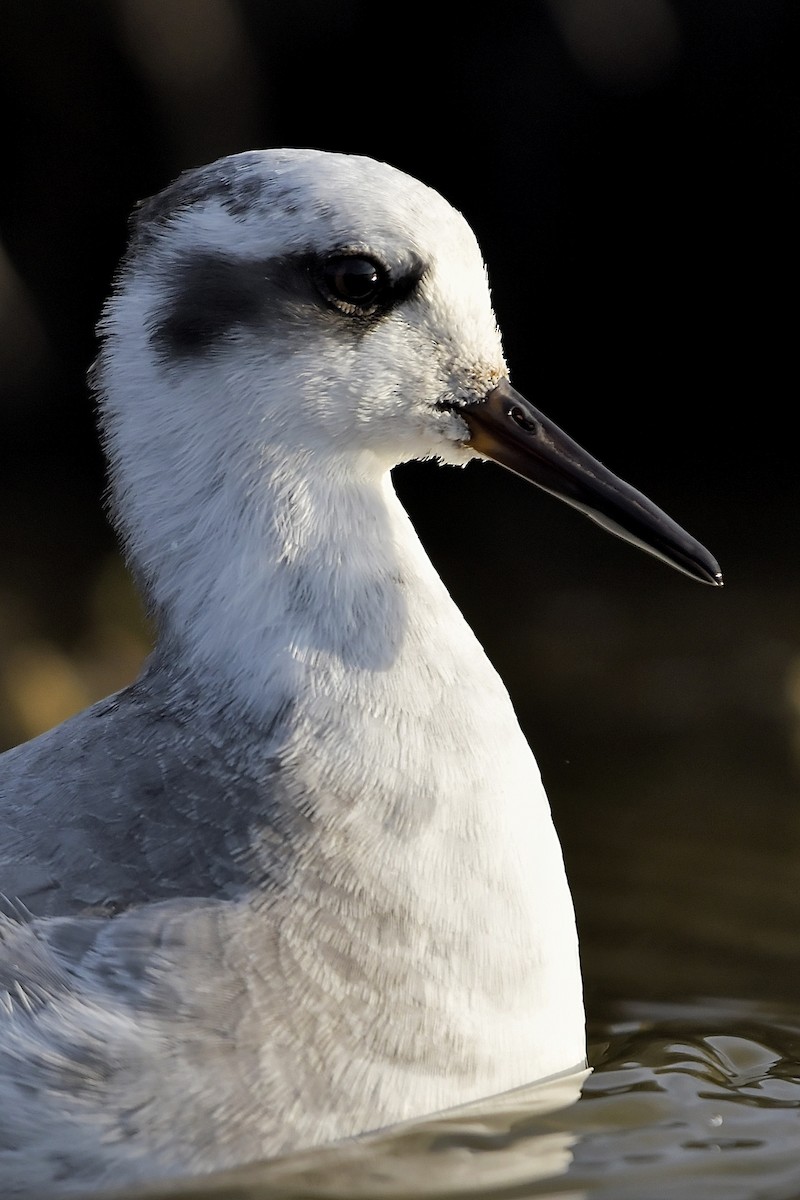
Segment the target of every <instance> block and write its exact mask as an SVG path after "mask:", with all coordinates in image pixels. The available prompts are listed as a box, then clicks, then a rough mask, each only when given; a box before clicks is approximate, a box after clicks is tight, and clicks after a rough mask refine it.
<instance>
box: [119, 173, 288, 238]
mask: <svg viewBox="0 0 800 1200" xmlns="http://www.w3.org/2000/svg"><path fill="white" fill-rule="evenodd" d="M283 161H284V160H282V159H281V158H280V157H273V158H272V160H271V164H270V165H271V166H272V167H273V168H280V166H281V165H282V163H283ZM285 161H289V160H288V159H287V160H285ZM296 191H297V189H296V186H295V185H293V184H292V183H290V182H289V181H288V180H287V179H284V178H282V177H281V176H280V175H276V174H274V173H273V171H270V170H268V169H267V167H266V164H265V162H264V159H263V156H262V155H261V154H260V153H258V151H251V152H249V153H245V154H233V155H229V156H228V157H227V158H221V159H219V160H218V161H217V162H214V163H210V164H209V165H208V166H204V167H194V168H193V169H191V170H189V171H184V172H183V173H182V174H181V175H179V176H178V178H177V179H176V180H174V181H173V182H172V183H171V184H169V185H168V186H167V187H165V188H164V189H163V190H162V191H160V192H158V193H157V194H156V195H155V196H151V197H150V198H149V199H147V200H142V201H140V203H139V204H138V205H137V206H136V208H135V209H134V211H133V214H132V216H131V222H130V226H131V230H130V232H131V238H130V246H129V251H128V257H132V256H135V255H137V254H138V253H139V252H140V251H143V250H146V249H148V248H149V247H150V246H151V245H152V244H153V242H154V241H155V240H156V239H157V237H158V235H159V233H160V232H161V231H162V230H163V228H164V226H165V225H167V224H168V223H169V222H170V220H172V218H173V217H175V216H177V214H179V213H180V212H182V211H184V210H185V209H187V208H191V206H192V205H194V204H198V203H205V202H207V201H211V200H214V201H217V202H218V203H219V204H221V205H222V207H223V208H224V209H225V211H226V212H227V213H228V214H229V215H230V216H231V217H233V218H234V219H235V220H236V219H241V218H243V217H246V216H250V215H252V213H253V212H254V211H256V210H258V209H262V210H265V209H267V208H268V207H272V206H274V205H275V204H278V203H279V204H281V206H282V207H283V208H285V209H286V210H287V211H291V209H292V207H293V206H294V201H293V197H294V195H295V194H296Z"/></svg>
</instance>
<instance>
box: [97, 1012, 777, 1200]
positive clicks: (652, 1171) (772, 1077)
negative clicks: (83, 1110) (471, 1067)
mask: <svg viewBox="0 0 800 1200" xmlns="http://www.w3.org/2000/svg"><path fill="white" fill-rule="evenodd" d="M591 1058H592V1062H593V1066H594V1070H593V1071H592V1072H591V1073H589V1074H588V1076H585V1075H577V1076H574V1077H571V1078H569V1079H566V1080H561V1081H555V1082H552V1083H549V1084H546V1085H539V1086H538V1087H536V1086H533V1087H531V1088H522V1089H518V1090H517V1091H514V1092H510V1093H507V1094H506V1095H504V1096H501V1097H499V1098H497V1099H495V1100H494V1101H487V1102H486V1103H485V1104H483V1105H481V1104H476V1105H471V1106H470V1107H469V1108H465V1109H460V1110H458V1111H456V1112H454V1113H451V1114H449V1115H444V1116H441V1117H439V1118H436V1119H428V1120H423V1121H416V1122H411V1123H408V1124H406V1125H403V1126H401V1127H399V1128H398V1129H396V1130H395V1131H392V1132H387V1133H384V1134H381V1135H374V1136H371V1137H367V1138H363V1139H360V1140H355V1141H352V1142H347V1143H342V1144H339V1145H336V1146H331V1147H328V1148H322V1149H318V1150H315V1151H311V1152H309V1153H308V1154H295V1155H291V1156H289V1157H286V1158H283V1159H276V1160H273V1161H272V1162H268V1163H264V1164H259V1165H256V1166H253V1167H248V1168H246V1169H243V1170H240V1171H232V1172H227V1173H225V1174H222V1175H219V1176H216V1177H209V1178H208V1179H206V1180H204V1181H202V1182H198V1181H195V1182H193V1183H185V1184H171V1185H169V1186H167V1187H164V1188H159V1187H151V1188H146V1189H139V1190H136V1191H126V1192H115V1193H103V1194H102V1195H103V1198H104V1200H105V1198H106V1197H109V1198H110V1197H111V1196H113V1197H114V1200H145V1198H146V1200H167V1198H168V1197H176V1198H177V1197H182V1198H183V1200H190V1198H191V1197H197V1198H198V1200H200V1198H201V1197H203V1198H205V1200H312V1198H313V1197H318V1198H320V1200H323V1198H326V1200H370V1198H374V1200H390V1198H392V1200H444V1198H447V1200H459V1198H461V1200H512V1198H521V1197H529V1196H538V1197H542V1196H551V1197H556V1196H559V1197H562V1198H563V1197H572V1198H573V1200H578V1198H586V1200H697V1197H699V1196H702V1197H703V1200H706V1198H711V1200H715V1198H717V1197H719V1200H757V1198H758V1200H761V1198H764V1197H769V1198H770V1200H796V1197H797V1196H798V1195H800V1154H799V1153H798V1110H799V1109H800V1017H798V1016H797V1014H795V1013H794V1012H791V1011H788V1010H787V1011H783V1010H780V1009H766V1008H761V1007H759V1006H758V1005H755V1004H748V1003H746V1002H736V1001H732V1000H727V1001H725V1000H721V1001H714V1000H705V1001H696V1002H694V1003H692V1004H683V1005H679V1004H673V1005H669V1004H661V1005H648V1006H643V1005H641V1004H630V1005H625V1006H622V1005H620V1006H617V1010H616V1013H615V1015H614V1017H613V1018H611V1019H609V1020H608V1021H606V1022H604V1023H602V1024H596V1026H595V1028H594V1029H593V1037H592V1046H591Z"/></svg>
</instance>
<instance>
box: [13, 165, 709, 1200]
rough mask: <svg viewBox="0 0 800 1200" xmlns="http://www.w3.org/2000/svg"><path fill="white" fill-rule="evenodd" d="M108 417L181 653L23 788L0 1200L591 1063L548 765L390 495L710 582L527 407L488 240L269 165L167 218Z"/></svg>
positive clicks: (193, 186)
mask: <svg viewBox="0 0 800 1200" xmlns="http://www.w3.org/2000/svg"><path fill="white" fill-rule="evenodd" d="M90 382H91V388H92V390H93V394H94V396H95V397H96V401H97V412H98V423H99V429H100V437H101V441H102V446H103V449H104V452H105V455H106V457H107V461H108V472H109V496H110V499H109V510H110V516H111V520H112V522H113V524H114V527H115V529H116V531H117V533H118V536H119V539H120V544H121V546H122V548H123V550H124V554H125V557H126V560H127V563H128V564H129V567H130V570H131V572H132V574H133V576H134V578H135V581H136V583H137V586H138V587H139V589H140V591H141V593H142V596H143V597H144V600H145V602H146V604H147V607H148V611H149V612H150V614H151V615H152V618H153V622H154V628H155V637H154V647H153V650H152V653H151V654H150V655H149V657H148V658H147V659H146V661H145V663H144V665H143V667H142V670H141V673H140V674H139V676H138V678H136V679H135V680H134V682H133V683H132V684H131V685H130V686H128V687H126V688H124V689H122V690H121V691H119V692H117V693H116V694H114V695H111V696H109V697H107V698H105V699H102V700H100V701H99V702H97V703H95V704H94V705H92V706H91V707H89V708H87V709H86V710H85V711H83V712H80V713H78V714H77V715H75V716H74V717H72V718H70V719H68V720H67V721H65V722H64V723H63V724H61V725H58V726H57V727H55V728H53V729H51V730H50V731H48V732H46V733H44V734H42V735H40V736H38V737H36V738H34V739H33V740H31V741H29V742H26V743H24V744H22V745H19V746H16V747H14V748H12V749H10V750H7V751H6V752H5V753H4V754H3V755H2V756H0V804H1V805H2V814H3V819H2V826H1V827H0V892H2V895H3V897H4V899H3V902H2V911H1V912H0V1193H2V1195H3V1196H5V1197H9V1198H10V1197H21V1196H25V1195H27V1194H29V1193H33V1192H35V1191H36V1189H45V1188H47V1189H49V1191H48V1194H52V1195H60V1194H62V1193H63V1194H75V1193H80V1192H85V1191H86V1189H87V1188H89V1187H95V1186H102V1185H106V1186H107V1185H109V1184H115V1185H120V1184H136V1183H139V1182H142V1181H144V1182H148V1181H152V1180H155V1179H167V1178H175V1177H183V1176H193V1175H202V1174H207V1173H209V1172H213V1171H215V1170H218V1169H222V1168H229V1167H232V1166H236V1165H238V1164H241V1163H246V1162H253V1161H257V1160H261V1159H264V1158H268V1157H271V1156H276V1155H281V1154H285V1153H287V1152H291V1151H294V1150H297V1149H299V1148H306V1147H313V1146H317V1145H320V1144H322V1143H327V1142H335V1141H337V1140H340V1139H346V1138H352V1137H355V1136H358V1135H360V1134H363V1133H365V1132H368V1131H371V1130H377V1129H384V1128H387V1127H390V1126H391V1125H393V1124H394V1123H396V1122H399V1121H404V1120H407V1119H410V1118H413V1117H416V1116H419V1115H424V1114H429V1113H434V1112H438V1111H442V1110H444V1109H447V1108H451V1107H453V1106H456V1105H460V1104H465V1103H468V1102H470V1101H474V1100H476V1099H480V1098H482V1097H486V1096H491V1095H497V1094H500V1093H502V1092H505V1091H508V1090H509V1089H513V1088H516V1087H519V1086H522V1085H524V1084H527V1083H529V1082H531V1081H534V1080H538V1079H549V1078H552V1077H556V1076H558V1075H560V1074H563V1073H569V1072H570V1071H573V1070H577V1069H581V1068H582V1067H584V1066H585V1062H586V1040H585V1013H584V1002H583V986H582V980H581V968H580V954H579V945H578V938H577V932H576V923H575V913H574V908H573V903H572V899H571V894H570V889H569V885H568V881H567V878H566V874H565V869H564V861H563V854H562V851H561V847H560V843H559V839H558V836H557V834H556V831H555V829H554V826H553V821H552V817H551V813H550V807H549V802H548V798H547V796H546V794H545V791H544V788H543V786H542V782H541V778H540V773H539V770H538V767H537V764H536V760H535V758H534V756H533V753H532V751H531V749H530V747H529V745H528V742H527V739H526V737H525V735H524V733H523V731H522V729H521V728H520V724H519V721H518V719H517V717H516V715H515V712H514V708H513V705H512V702H511V699H510V697H509V694H508V691H507V689H506V687H505V686H504V684H503V682H502V681H501V679H500V678H499V676H498V673H497V671H496V670H495V668H494V667H493V666H492V664H491V663H490V661H489V659H488V657H487V655H486V653H485V651H484V649H483V648H482V646H481V645H480V644H479V642H478V640H477V638H476V637H475V635H474V633H473V632H472V630H471V629H470V627H469V626H468V624H467V622H466V620H465V619H464V617H463V616H462V614H461V612H460V611H459V609H458V607H457V606H456V604H455V603H454V601H453V599H452V598H451V596H450V594H449V592H448V591H447V589H446V587H445V585H444V583H443V582H442V580H441V579H440V577H439V575H438V574H437V572H436V570H435V568H434V566H433V564H432V563H431V561H430V559H429V557H428V555H427V554H426V552H425V551H424V549H423V547H422V545H421V543H420V540H419V538H418V536H417V534H416V532H415V530H414V528H413V525H412V523H411V520H410V519H409V516H408V515H407V513H406V511H405V509H404V507H403V506H402V504H401V503H400V500H399V499H398V496H397V494H396V492H395V489H394V486H393V482H392V474H391V472H392V470H393V468H394V467H395V466H397V465H398V464H399V463H402V462H407V461H410V460H435V461H438V462H440V463H444V464H450V465H454V466H465V465H466V464H467V463H469V462H473V461H475V460H476V459H477V460H487V459H488V460H493V461H495V462H497V463H499V464H500V465H501V466H503V467H505V468H507V469H509V470H510V471H512V472H514V473H516V474H517V475H519V476H522V477H524V478H525V479H527V480H528V481H530V482H532V483H533V484H535V485H537V486H538V487H539V488H541V489H544V490H545V491H546V492H549V493H551V494H552V495H554V496H556V497H558V498H560V499H561V500H563V501H565V502H566V503H567V504H569V505H572V506H573V507H575V508H577V509H579V510H581V511H582V512H583V513H584V514H585V515H588V516H589V517H590V518H591V519H592V520H593V521H595V522H597V523H598V524H599V525H601V526H602V527H604V528H605V529H606V530H608V531H610V532H611V533H613V534H615V535H617V536H621V537H623V538H625V539H627V540H628V541H630V542H632V543H633V544H635V545H637V546H639V547H640V548H643V549H644V550H646V551H647V552H649V553H651V554H653V555H655V556H656V557H658V558H660V559H661V560H663V561H664V562H666V563H667V564H669V565H671V566H672V567H675V568H676V569H678V570H679V571H682V572H683V573H684V574H686V575H688V576H690V577H691V578H693V579H695V580H699V581H700V582H703V583H706V584H710V585H713V586H717V585H719V584H721V582H722V576H721V573H720V568H719V566H718V564H717V563H716V561H715V560H714V559H713V558H712V556H711V555H710V554H709V552H708V551H707V550H706V549H705V548H704V547H703V546H702V545H701V544H700V543H699V542H697V541H696V540H695V539H693V538H692V537H691V536H690V535H689V534H688V533H686V532H685V531H684V530H683V529H682V528H681V527H680V526H678V525H677V524H676V523H675V522H673V521H672V520H671V519H670V518H669V517H668V516H667V515H666V514H665V513H663V512H662V511H661V510H660V509H659V508H657V507H656V505H655V504H653V503H652V502H651V501H649V500H648V499H646V498H645V497H644V496H643V495H642V494H641V493H639V492H637V491H636V490H635V489H634V488H633V487H632V486H631V485H629V484H627V483H625V482H623V481H622V480H620V479H618V478H617V477H616V476H614V475H613V474H612V473H611V471H610V470H608V469H607V468H606V467H604V466H602V465H601V464H600V463H599V462H598V461H596V460H595V459H593V458H592V457H591V456H590V455H589V454H588V453H587V452H586V451H584V450H583V449H582V448H581V447H580V446H578V445H577V444H576V443H575V442H574V441H572V440H571V439H570V438H569V437H568V436H567V435H566V434H565V433H564V432H563V431H561V430H560V429H559V428H558V427H557V426H556V425H554V424H553V423H552V422H551V421H550V420H549V419H548V418H547V417H546V416H545V415H544V414H543V413H542V412H540V411H539V409H538V408H536V407H535V406H534V405H533V404H532V403H531V402H530V401H529V400H528V399H527V398H525V397H524V396H523V395H522V394H521V393H519V392H518V391H517V390H516V389H515V388H514V387H513V386H512V385H511V382H510V379H509V371H508V367H507V365H506V360H505V357H504V351H503V347H502V339H501V335H500V331H499V327H498V323H497V320H496V317H495V314H494V310H493V305H492V298H491V294H490V289H489V281H488V274H487V268H486V265H485V263H484V260H483V257H482V253H481V250H480V249H479V246H478V243H477V241H476V238H475V235H474V233H473V232H472V230H471V228H470V226H469V225H468V223H467V221H466V220H465V218H464V217H463V216H462V215H461V214H460V212H458V211H457V210H456V209H455V208H453V207H452V206H451V205H450V204H449V203H448V202H447V201H446V200H445V199H444V198H443V197H442V196H441V195H440V194H439V193H438V192H437V191H435V190H433V189H432V188H431V187H429V186H428V185H427V184H424V183H422V182H420V181H419V180H417V179H414V178H412V177H411V176H409V175H407V174H406V173H404V172H402V171H401V170H399V169H397V168H396V167H394V166H391V165H389V164H387V163H385V162H381V161H378V160H376V159H372V158H368V157H365V156H361V155H357V154H348V153H339V152H333V151H327V150H319V149H311V148H297V149H291V148H287V149H265V150H247V151H242V152H239V153H236V154H233V155H230V156H227V157H224V158H222V159H219V160H218V161H216V162H213V163H210V164H208V165H205V166H201V167H194V168H191V169H188V170H186V171H184V172H183V174H181V175H180V176H179V177H178V178H177V179H175V180H174V181H173V182H172V183H170V184H169V185H168V186H166V187H165V188H164V189H163V190H162V191H161V192H160V193H158V194H157V195H156V196H154V197H152V198H150V199H148V200H145V201H142V202H140V203H139V204H138V205H137V206H136V207H135V208H134V211H133V215H132V217H131V224H130V237H129V241H128V244H127V249H126V250H125V253H124V256H123V258H122V261H121V264H120V266H119V268H118V271H117V273H116V276H115V279H114V281H113V285H112V287H111V291H110V296H109V299H108V300H107V302H106V304H105V306H104V308H103V311H102V314H101V316H100V319H99V324H98V352H97V357H96V360H95V363H94V365H93V368H92V371H91V378H90Z"/></svg>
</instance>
